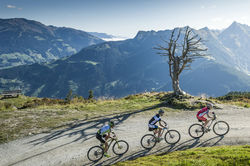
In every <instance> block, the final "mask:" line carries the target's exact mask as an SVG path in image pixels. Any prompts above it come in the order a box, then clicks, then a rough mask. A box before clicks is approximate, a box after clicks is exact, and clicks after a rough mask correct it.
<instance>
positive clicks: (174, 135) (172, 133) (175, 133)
mask: <svg viewBox="0 0 250 166" xmlns="http://www.w3.org/2000/svg"><path fill="white" fill-rule="evenodd" d="M168 135H170V138H171V137H173V138H174V137H176V138H177V139H176V140H173V141H170V140H169V139H168ZM164 138H165V141H166V142H167V143H168V144H170V145H173V144H176V143H178V142H179V141H180V139H181V134H180V133H179V132H178V131H177V130H168V131H167V132H166V134H165V136H164Z"/></svg>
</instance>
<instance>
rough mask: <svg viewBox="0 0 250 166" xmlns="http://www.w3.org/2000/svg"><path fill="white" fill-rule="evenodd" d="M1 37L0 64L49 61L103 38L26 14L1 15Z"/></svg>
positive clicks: (8, 65)
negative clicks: (37, 19)
mask: <svg viewBox="0 0 250 166" xmlns="http://www.w3.org/2000/svg"><path fill="white" fill-rule="evenodd" d="M0 39H1V40H0V68H7V67H12V66H18V65H24V64H32V63H42V62H49V61H52V60H56V59H59V58H63V57H66V56H70V55H72V54H75V53H77V52H78V51H80V50H81V49H82V48H84V47H86V46H90V45H93V44H97V43H101V42H103V40H102V39H100V38H98V37H95V36H93V35H90V34H89V33H86V32H84V31H80V30H76V29H72V28H66V27H55V26H46V25H44V24H42V23H40V22H37V21H33V20H27V19H23V18H14V19H0Z"/></svg>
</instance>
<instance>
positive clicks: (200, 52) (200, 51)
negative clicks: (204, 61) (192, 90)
mask: <svg viewBox="0 0 250 166" xmlns="http://www.w3.org/2000/svg"><path fill="white" fill-rule="evenodd" d="M176 30H177V29H174V30H173V31H172V33H171V36H170V39H169V41H166V40H163V41H164V42H165V43H166V45H167V46H162V45H158V47H156V48H155V49H157V50H161V52H158V54H160V55H161V56H166V57H167V62H168V65H169V74H170V77H171V79H172V87H173V90H174V94H175V95H178V96H179V95H185V94H186V93H185V92H184V91H183V90H181V88H180V84H179V77H180V74H181V72H182V71H183V70H184V69H185V70H189V69H191V63H192V62H193V61H194V60H195V59H196V58H200V57H204V56H206V51H207V49H206V48H204V46H202V39H201V38H200V37H199V36H198V35H197V34H194V33H193V32H192V30H191V29H190V28H189V27H185V28H180V29H179V30H178V34H177V35H175V31H176ZM183 30H184V32H185V33H184V36H183V37H180V36H181V34H182V32H183ZM181 40H183V41H182V42H181ZM177 50H178V51H177Z"/></svg>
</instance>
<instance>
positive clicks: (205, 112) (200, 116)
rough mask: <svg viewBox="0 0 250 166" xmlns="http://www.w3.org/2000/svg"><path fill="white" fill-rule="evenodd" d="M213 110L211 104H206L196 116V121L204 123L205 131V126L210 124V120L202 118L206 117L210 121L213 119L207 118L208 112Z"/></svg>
mask: <svg viewBox="0 0 250 166" xmlns="http://www.w3.org/2000/svg"><path fill="white" fill-rule="evenodd" d="M211 109H213V104H211V103H208V104H207V106H206V107H204V108H202V109H201V110H200V111H199V112H198V113H197V115H196V117H197V119H198V120H199V121H204V122H205V123H204V129H205V131H207V130H208V129H207V128H206V126H207V124H208V123H209V122H210V120H207V118H205V117H204V116H205V115H207V117H208V118H210V119H212V118H213V117H211V116H209V111H210V110H211Z"/></svg>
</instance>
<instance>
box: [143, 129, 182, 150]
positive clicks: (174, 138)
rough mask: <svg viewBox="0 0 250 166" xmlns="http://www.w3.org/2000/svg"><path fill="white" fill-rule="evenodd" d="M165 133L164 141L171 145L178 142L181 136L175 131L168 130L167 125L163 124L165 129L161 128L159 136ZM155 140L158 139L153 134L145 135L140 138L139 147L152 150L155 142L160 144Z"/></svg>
mask: <svg viewBox="0 0 250 166" xmlns="http://www.w3.org/2000/svg"><path fill="white" fill-rule="evenodd" d="M165 131H167V132H166V134H165V136H164V139H165V141H166V142H167V143H168V144H171V145H173V144H176V143H178V142H179V141H180V139H181V135H180V133H179V132H178V131H177V130H169V129H168V125H167V124H165V127H164V128H162V131H161V135H163V133H164V132H165ZM157 135H158V134H157ZM157 138H158V137H157V136H156V135H155V134H146V135H144V136H143V137H142V138H141V146H142V147H143V148H145V149H152V148H153V147H154V146H155V145H156V143H157V142H160V141H159V140H157Z"/></svg>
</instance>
